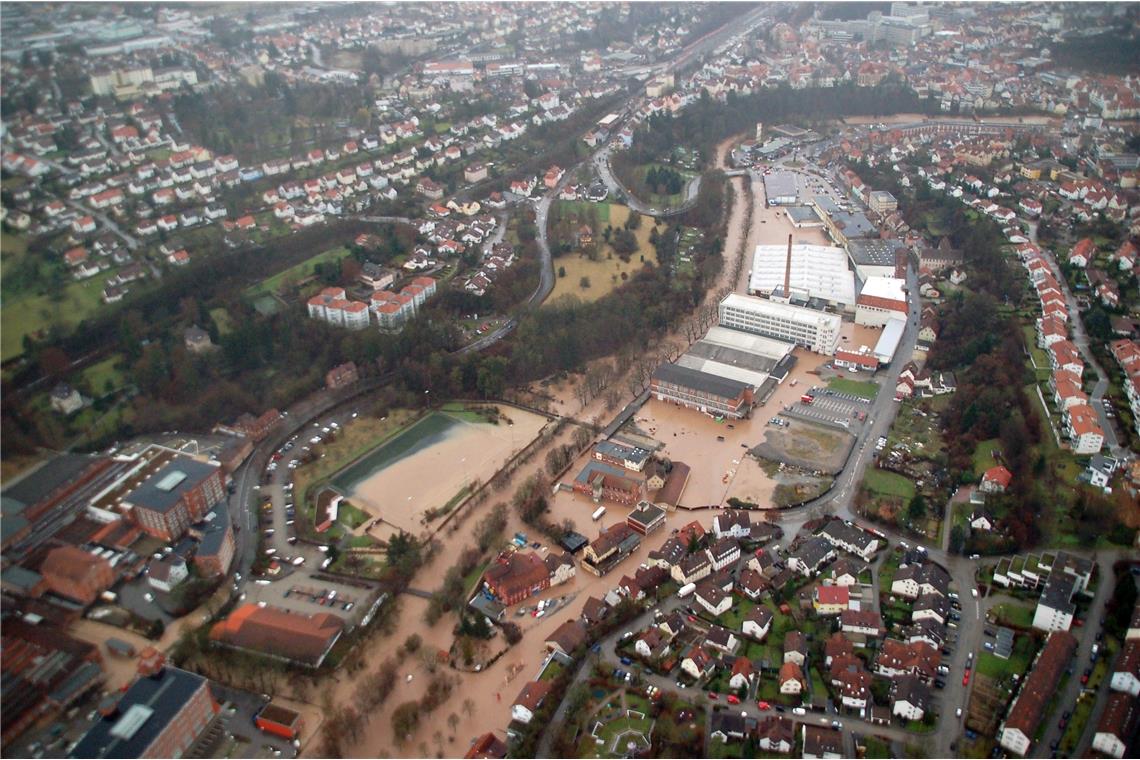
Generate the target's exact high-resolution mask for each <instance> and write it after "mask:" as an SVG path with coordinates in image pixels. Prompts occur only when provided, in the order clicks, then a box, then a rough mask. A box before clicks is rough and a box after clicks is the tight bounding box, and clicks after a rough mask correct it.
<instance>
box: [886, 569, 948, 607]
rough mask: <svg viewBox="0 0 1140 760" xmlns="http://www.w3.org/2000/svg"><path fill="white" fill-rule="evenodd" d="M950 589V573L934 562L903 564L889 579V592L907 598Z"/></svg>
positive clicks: (945, 592)
mask: <svg viewBox="0 0 1140 760" xmlns="http://www.w3.org/2000/svg"><path fill="white" fill-rule="evenodd" d="M949 590H950V574H949V573H948V572H946V569H945V568H943V567H942V566H941V565H938V564H936V563H934V562H929V561H927V562H922V563H917V562H915V563H911V564H908V565H903V566H902V567H900V568H899V570H898V572H896V573H895V577H894V578H893V579H892V580H891V593H892V594H895V595H897V596H903V597H906V598H907V599H917V598H918V597H919V596H920V595H922V594H941V595H943V596H945V595H946V594H947V593H948V592H949Z"/></svg>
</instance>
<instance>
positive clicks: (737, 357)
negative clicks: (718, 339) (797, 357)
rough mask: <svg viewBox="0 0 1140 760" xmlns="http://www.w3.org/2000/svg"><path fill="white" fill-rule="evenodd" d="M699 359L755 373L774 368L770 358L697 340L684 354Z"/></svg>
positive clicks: (774, 364) (774, 363)
mask: <svg viewBox="0 0 1140 760" xmlns="http://www.w3.org/2000/svg"><path fill="white" fill-rule="evenodd" d="M686 353H688V354H691V355H693V356H698V357H700V358H701V359H710V360H712V361H715V362H720V363H721V364H728V365H730V366H733V367H742V368H744V369H750V370H753V371H755V372H768V371H769V370H770V369H772V367H774V366H776V360H775V359H773V358H772V357H770V356H764V355H762V354H754V353H752V352H750V351H741V350H740V349H739V348H732V347H731V346H722V345H720V344H719V343H713V342H711V341H707V340H698V341H697V342H696V343H694V344H693V345H692V346H690V347H689V350H688V351H687V352H686Z"/></svg>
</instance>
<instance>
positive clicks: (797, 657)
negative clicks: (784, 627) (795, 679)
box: [784, 631, 808, 668]
mask: <svg viewBox="0 0 1140 760" xmlns="http://www.w3.org/2000/svg"><path fill="white" fill-rule="evenodd" d="M807 652H808V646H807V637H805V636H804V635H803V634H802V633H801V632H799V631H788V632H787V633H785V634H784V662H785V663H788V662H794V663H795V664H796V665H799V666H800V667H801V668H802V667H803V666H804V663H805V662H807Z"/></svg>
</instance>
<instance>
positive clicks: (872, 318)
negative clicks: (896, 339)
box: [855, 276, 907, 327]
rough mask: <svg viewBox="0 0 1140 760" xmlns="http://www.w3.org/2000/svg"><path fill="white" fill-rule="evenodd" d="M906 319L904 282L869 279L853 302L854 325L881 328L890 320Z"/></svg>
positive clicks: (885, 278)
mask: <svg viewBox="0 0 1140 760" xmlns="http://www.w3.org/2000/svg"><path fill="white" fill-rule="evenodd" d="M892 318H894V319H898V318H901V319H906V318H907V299H906V281H905V280H900V279H898V278H895V277H878V276H875V277H869V278H867V281H866V282H865V283H863V290H862V291H861V292H860V293H859V298H858V299H856V302H855V324H859V325H867V326H870V327H883V326H885V325H886V324H887V321H888V320H890V319H892Z"/></svg>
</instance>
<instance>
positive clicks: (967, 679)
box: [962, 668, 970, 686]
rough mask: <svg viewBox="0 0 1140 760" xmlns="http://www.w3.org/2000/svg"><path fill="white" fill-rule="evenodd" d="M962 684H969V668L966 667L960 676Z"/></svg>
mask: <svg viewBox="0 0 1140 760" xmlns="http://www.w3.org/2000/svg"><path fill="white" fill-rule="evenodd" d="M962 685H963V686H969V685H970V669H969V668H966V673H965V674H964V675H963V676H962Z"/></svg>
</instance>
